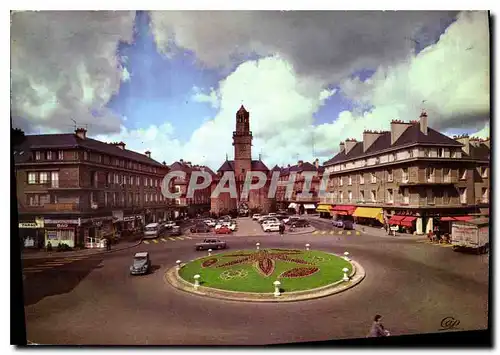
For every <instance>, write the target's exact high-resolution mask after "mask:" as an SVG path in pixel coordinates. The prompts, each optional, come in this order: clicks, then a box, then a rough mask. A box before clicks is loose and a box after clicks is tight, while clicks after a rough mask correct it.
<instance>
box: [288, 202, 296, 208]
mask: <svg viewBox="0 0 500 355" xmlns="http://www.w3.org/2000/svg"><path fill="white" fill-rule="evenodd" d="M288 208H297V204H296V203H293V202H292V203H291V204H289V205H288Z"/></svg>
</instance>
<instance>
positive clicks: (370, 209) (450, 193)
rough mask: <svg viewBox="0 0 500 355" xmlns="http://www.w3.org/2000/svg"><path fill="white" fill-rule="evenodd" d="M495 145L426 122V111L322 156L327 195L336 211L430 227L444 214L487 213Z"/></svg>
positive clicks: (425, 229) (417, 228)
mask: <svg viewBox="0 0 500 355" xmlns="http://www.w3.org/2000/svg"><path fill="white" fill-rule="evenodd" d="M489 151H490V148H489V140H479V139H469V137H467V136H462V137H455V139H452V138H450V137H448V136H446V135H444V134H441V133H439V132H438V131H436V130H434V129H432V128H430V127H428V117H427V114H426V113H425V112H423V113H422V115H421V116H420V119H419V120H418V121H409V122H403V121H399V120H393V121H392V122H391V130H390V131H380V132H377V131H365V132H364V133H363V141H361V142H358V141H356V140H355V139H347V140H346V141H345V142H342V143H340V150H339V153H338V154H337V155H335V156H334V157H333V158H332V159H330V160H328V161H327V162H325V163H324V167H325V172H324V173H325V174H328V176H329V178H328V187H327V191H328V193H327V194H326V195H325V196H322V197H321V202H322V204H325V205H329V208H330V211H331V214H332V215H334V216H335V215H344V216H345V215H350V216H353V217H356V218H357V219H359V220H360V221H371V222H375V221H378V223H388V224H391V225H400V226H402V227H405V228H408V230H410V231H416V232H417V234H422V233H426V232H428V231H430V230H433V227H434V225H435V224H440V223H441V222H444V221H451V220H455V219H467V218H470V215H472V214H487V213H488V207H489V195H490V183H489V161H490V158H489ZM448 225H449V223H448ZM444 227H446V226H444Z"/></svg>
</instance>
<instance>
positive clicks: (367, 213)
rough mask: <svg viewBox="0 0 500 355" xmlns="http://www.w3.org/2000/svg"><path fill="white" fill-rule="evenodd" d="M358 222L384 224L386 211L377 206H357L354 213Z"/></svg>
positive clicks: (377, 225) (374, 224) (373, 225)
mask: <svg viewBox="0 0 500 355" xmlns="http://www.w3.org/2000/svg"><path fill="white" fill-rule="evenodd" d="M352 215H353V217H355V221H356V223H359V224H364V225H369V226H372V227H380V226H382V225H383V224H384V212H383V210H382V208H377V207H357V208H356V210H355V211H354V213H353V214H352Z"/></svg>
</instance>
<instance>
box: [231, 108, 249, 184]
mask: <svg viewBox="0 0 500 355" xmlns="http://www.w3.org/2000/svg"><path fill="white" fill-rule="evenodd" d="M249 120H250V113H249V112H248V111H247V110H245V107H243V105H241V107H240V109H239V110H238V112H236V131H234V132H233V146H234V175H235V177H236V179H237V180H239V181H244V179H245V175H246V173H247V171H250V170H251V168H252V138H253V137H252V132H251V131H250V122H249Z"/></svg>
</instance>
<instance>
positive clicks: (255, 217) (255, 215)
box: [252, 213, 261, 221]
mask: <svg viewBox="0 0 500 355" xmlns="http://www.w3.org/2000/svg"><path fill="white" fill-rule="evenodd" d="M260 217H261V215H260V214H259V213H256V214H254V215H253V216H252V219H253V220H254V221H258V220H259V218H260Z"/></svg>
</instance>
